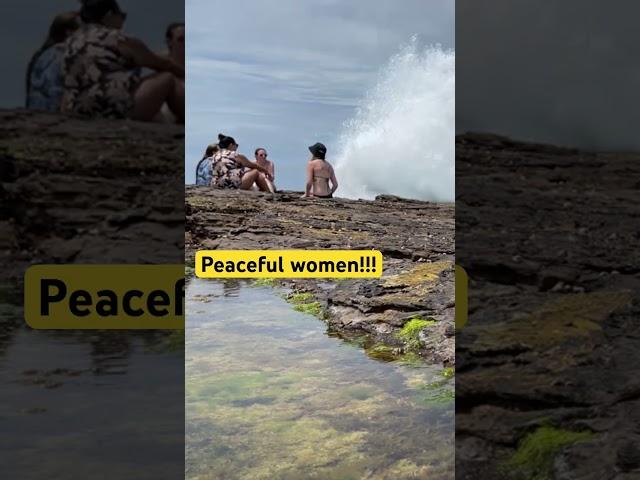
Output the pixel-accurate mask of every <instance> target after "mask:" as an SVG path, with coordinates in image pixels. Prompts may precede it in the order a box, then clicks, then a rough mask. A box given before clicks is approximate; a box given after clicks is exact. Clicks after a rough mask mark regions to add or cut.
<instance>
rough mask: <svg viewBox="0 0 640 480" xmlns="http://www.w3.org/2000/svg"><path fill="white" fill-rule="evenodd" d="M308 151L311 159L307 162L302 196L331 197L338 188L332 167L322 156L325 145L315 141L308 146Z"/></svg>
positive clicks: (324, 151) (325, 149)
mask: <svg viewBox="0 0 640 480" xmlns="http://www.w3.org/2000/svg"><path fill="white" fill-rule="evenodd" d="M309 151H310V152H311V159H309V163H308V164H307V184H306V189H305V194H304V195H303V197H318V198H333V192H335V191H336V190H337V189H338V180H337V179H336V174H335V173H334V171H333V167H332V166H331V164H330V163H329V162H327V161H326V160H325V158H324V157H325V155H326V154H327V147H325V146H324V145H323V144H321V143H316V144H315V145H311V146H310V147H309ZM329 181H331V187H329Z"/></svg>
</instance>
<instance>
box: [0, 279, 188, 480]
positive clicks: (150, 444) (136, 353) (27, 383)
mask: <svg viewBox="0 0 640 480" xmlns="http://www.w3.org/2000/svg"><path fill="white" fill-rule="evenodd" d="M0 293H1V291H0ZM18 298H20V297H18ZM0 318H2V320H1V321H0V392H1V393H0V420H1V421H2V435H0V451H2V454H3V455H2V456H1V458H2V461H1V462H0V463H1V465H2V473H3V478H14V479H18V478H20V479H38V480H40V479H42V480H44V479H51V478H64V479H72V480H73V479H86V478H101V479H107V478H118V479H136V480H140V479H149V480H151V479H153V480H158V479H175V478H179V477H180V474H181V473H182V470H183V468H184V467H183V449H182V443H183V440H184V430H183V425H184V424H183V407H182V399H183V398H184V388H183V382H182V379H183V370H182V368H183V354H184V352H183V351H182V350H181V349H180V348H178V349H177V351H173V350H171V351H167V349H166V348H165V343H166V342H165V340H166V334H164V336H163V335H162V334H156V333H153V332H141V333H136V332H121V331H113V332H95V331H93V332H92V331H84V332H81V331H37V330H31V329H30V328H28V327H27V326H25V325H24V321H23V320H22V309H21V308H20V307H19V306H13V305H9V304H3V303H2V302H1V298H0Z"/></svg>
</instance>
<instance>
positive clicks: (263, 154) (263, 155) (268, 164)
mask: <svg viewBox="0 0 640 480" xmlns="http://www.w3.org/2000/svg"><path fill="white" fill-rule="evenodd" d="M254 153H255V156H256V163H257V164H258V165H260V166H261V167H264V168H266V169H267V170H268V171H269V173H270V174H271V180H269V179H268V178H265V181H266V182H267V185H268V186H269V191H270V192H271V193H275V192H276V186H275V184H274V182H275V180H276V170H275V166H274V165H273V162H272V161H271V160H267V155H268V154H267V150H266V149H264V148H262V147H260V148H256V151H255V152H254ZM260 176H262V177H264V175H263V174H260Z"/></svg>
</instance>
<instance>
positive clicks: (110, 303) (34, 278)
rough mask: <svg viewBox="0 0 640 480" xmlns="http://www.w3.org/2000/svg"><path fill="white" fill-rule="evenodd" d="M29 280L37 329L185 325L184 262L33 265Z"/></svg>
mask: <svg viewBox="0 0 640 480" xmlns="http://www.w3.org/2000/svg"><path fill="white" fill-rule="evenodd" d="M24 280H25V281H24V317H25V321H26V322H27V324H29V326H30V327H32V328H36V329H80V330H84V329H107V330H114V329H115V330H120V329H127V330H128V329H144V330H147V329H152V330H156V329H183V328H184V265H34V266H32V267H30V268H29V269H28V270H27V272H26V273H25V279H24Z"/></svg>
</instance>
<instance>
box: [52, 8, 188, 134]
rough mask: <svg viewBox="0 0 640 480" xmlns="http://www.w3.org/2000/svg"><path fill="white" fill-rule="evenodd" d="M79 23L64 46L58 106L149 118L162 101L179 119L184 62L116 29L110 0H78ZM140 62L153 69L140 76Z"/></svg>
mask: <svg viewBox="0 0 640 480" xmlns="http://www.w3.org/2000/svg"><path fill="white" fill-rule="evenodd" d="M80 16H81V18H82V21H83V22H84V25H82V26H81V27H80V28H79V29H78V30H77V31H76V32H75V33H74V34H73V35H71V37H70V38H69V39H68V40H67V42H66V46H65V68H64V72H65V75H64V95H63V98H62V111H63V112H73V113H77V114H81V115H87V116H91V117H111V118H127V117H129V118H133V119H135V120H142V121H151V120H153V118H154V117H155V116H156V115H157V114H158V112H159V111H160V109H161V108H162V105H163V104H164V103H165V102H166V103H167V105H168V106H169V109H170V110H171V112H172V113H173V115H174V116H175V118H176V121H177V122H178V123H184V84H183V83H182V82H180V81H179V79H182V78H184V67H182V66H180V65H178V64H177V63H176V62H175V61H174V60H172V59H171V58H169V57H162V56H160V55H157V54H156V53H154V52H152V51H151V50H150V49H149V47H147V46H146V45H145V44H144V43H143V42H142V41H141V40H139V39H137V38H133V37H130V36H127V35H125V34H124V33H122V31H121V28H122V25H123V24H124V21H125V19H126V17H127V15H126V13H125V12H123V11H122V10H121V9H120V6H119V5H118V2H117V1H116V0H82V8H81V9H80ZM142 67H147V68H150V69H151V70H155V71H156V73H153V74H151V75H149V76H147V77H145V78H144V79H143V78H141V77H140V70H141V68H142Z"/></svg>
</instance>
